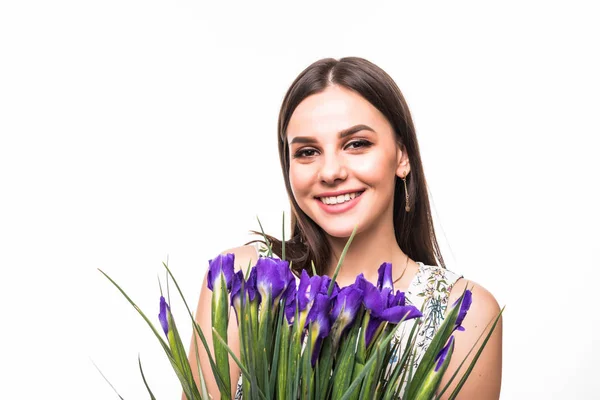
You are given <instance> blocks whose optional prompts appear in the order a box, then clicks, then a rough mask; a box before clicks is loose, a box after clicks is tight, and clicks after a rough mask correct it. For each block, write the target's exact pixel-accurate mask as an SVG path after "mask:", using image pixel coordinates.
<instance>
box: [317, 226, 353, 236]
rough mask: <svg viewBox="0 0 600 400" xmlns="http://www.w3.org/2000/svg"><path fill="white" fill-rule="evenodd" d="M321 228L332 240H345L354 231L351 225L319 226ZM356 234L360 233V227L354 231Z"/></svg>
mask: <svg viewBox="0 0 600 400" xmlns="http://www.w3.org/2000/svg"><path fill="white" fill-rule="evenodd" d="M320 226H321V228H322V229H323V231H325V233H326V234H327V235H329V236H331V237H333V238H337V239H344V238H345V239H347V238H349V237H350V235H352V231H353V230H354V226H355V225H352V224H343V225H342V224H337V225H335V224H330V225H327V224H324V225H320ZM358 232H360V226H359V227H358V229H357V230H356V233H357V234H358Z"/></svg>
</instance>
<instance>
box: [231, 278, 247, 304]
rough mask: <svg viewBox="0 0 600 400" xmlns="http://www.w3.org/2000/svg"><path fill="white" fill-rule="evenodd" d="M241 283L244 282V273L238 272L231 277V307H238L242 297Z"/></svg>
mask: <svg viewBox="0 0 600 400" xmlns="http://www.w3.org/2000/svg"><path fill="white" fill-rule="evenodd" d="M242 282H244V273H243V272H242V271H241V270H240V271H238V272H236V273H235V274H234V275H233V279H232V281H231V295H230V298H231V305H232V306H236V304H238V305H239V303H240V301H241V297H242V293H241V291H242Z"/></svg>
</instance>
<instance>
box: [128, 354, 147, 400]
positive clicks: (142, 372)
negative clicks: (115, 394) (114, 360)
mask: <svg viewBox="0 0 600 400" xmlns="http://www.w3.org/2000/svg"><path fill="white" fill-rule="evenodd" d="M138 364H139V366H140V373H141V374H142V380H143V381H144V386H146V389H147V390H148V394H149V395H150V399H151V400H156V397H154V393H152V390H150V386H148V382H146V377H145V376H144V370H143V369H142V360H140V356H139V354H138ZM119 397H121V396H119ZM121 398H122V397H121Z"/></svg>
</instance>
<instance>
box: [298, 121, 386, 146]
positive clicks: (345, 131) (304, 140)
mask: <svg viewBox="0 0 600 400" xmlns="http://www.w3.org/2000/svg"><path fill="white" fill-rule="evenodd" d="M360 131H371V132H375V130H374V129H373V128H371V127H370V126H368V125H364V124H358V125H354V126H351V127H350V128H346V129H343V130H341V131H339V132H338V138H340V139H344V138H346V137H348V136H351V135H354V134H355V133H356V132H360ZM314 142H316V139H315V138H314V137H309V136H296V137H295V138H293V139H292V141H291V142H290V144H294V143H302V144H307V143H314Z"/></svg>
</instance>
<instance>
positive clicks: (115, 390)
mask: <svg viewBox="0 0 600 400" xmlns="http://www.w3.org/2000/svg"><path fill="white" fill-rule="evenodd" d="M90 361H91V362H92V364H94V367H96V370H98V372H99V373H100V375H101V376H102V378H104V380H105V381H106V383H108V386H110V388H111V389H112V390H113V391H114V392H115V393H116V395H117V396H119V398H120V399H121V400H125V399H123V397H122V396H121V395H120V394H119V392H117V389H115V387H114V386H113V385H112V383H110V381H109V380H108V378H106V376H104V374H103V373H102V371H101V370H100V368H98V366H97V365H96V363H95V362H94V360H92V359H90Z"/></svg>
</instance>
